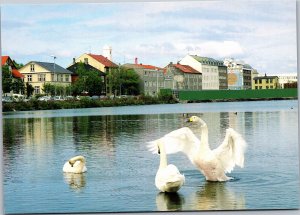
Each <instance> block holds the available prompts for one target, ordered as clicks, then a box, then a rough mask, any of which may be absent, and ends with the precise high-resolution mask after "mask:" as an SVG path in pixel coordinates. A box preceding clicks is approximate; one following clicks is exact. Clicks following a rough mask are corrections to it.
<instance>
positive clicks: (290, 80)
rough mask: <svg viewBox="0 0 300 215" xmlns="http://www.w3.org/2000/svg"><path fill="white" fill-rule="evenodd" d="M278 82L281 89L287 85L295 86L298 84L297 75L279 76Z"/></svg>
mask: <svg viewBox="0 0 300 215" xmlns="http://www.w3.org/2000/svg"><path fill="white" fill-rule="evenodd" d="M277 76H278V82H279V87H280V88H282V89H283V88H285V85H288V84H295V83H297V82H298V79H297V73H287V74H279V75H277Z"/></svg>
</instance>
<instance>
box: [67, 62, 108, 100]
mask: <svg viewBox="0 0 300 215" xmlns="http://www.w3.org/2000/svg"><path fill="white" fill-rule="evenodd" d="M76 73H77V74H78V79H77V80H76V82H75V83H74V84H73V86H72V91H73V94H74V95H80V94H82V93H84V92H87V93H88V94H89V95H90V96H93V95H101V93H102V89H103V80H102V78H101V74H100V73H99V71H97V70H94V69H86V68H85V66H84V64H83V63H79V65H78V68H77V70H76Z"/></svg>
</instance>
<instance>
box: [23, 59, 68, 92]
mask: <svg viewBox="0 0 300 215" xmlns="http://www.w3.org/2000/svg"><path fill="white" fill-rule="evenodd" d="M19 71H20V73H21V74H22V75H24V81H25V83H26V82H28V83H29V84H31V85H32V86H33V88H34V94H40V93H44V91H43V86H44V84H45V83H50V84H54V85H60V86H68V85H71V74H72V72H71V71H69V70H67V69H64V68H63V67H61V66H59V65H57V64H55V63H47V62H38V61H31V62H29V63H27V64H26V65H24V66H23V67H22V68H21V69H20V70H19Z"/></svg>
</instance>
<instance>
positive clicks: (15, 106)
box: [2, 95, 177, 112]
mask: <svg viewBox="0 0 300 215" xmlns="http://www.w3.org/2000/svg"><path fill="white" fill-rule="evenodd" d="M174 103H177V101H176V99H175V98H174V97H173V96H172V95H160V96H158V97H152V96H144V95H141V96H135V97H121V98H117V97H116V98H112V99H110V98H105V99H92V98H90V97H81V99H80V100H78V99H76V98H74V99H70V100H63V101H57V100H50V101H40V100H38V99H31V100H29V101H18V102H7V103H6V102H4V103H2V111H3V112H10V111H30V110H55V109H76V108H95V107H116V106H129V105H147V104H174Z"/></svg>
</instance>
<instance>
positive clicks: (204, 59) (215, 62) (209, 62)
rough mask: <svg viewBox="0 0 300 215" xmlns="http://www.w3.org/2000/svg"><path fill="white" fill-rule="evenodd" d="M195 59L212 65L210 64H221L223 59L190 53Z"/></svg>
mask: <svg viewBox="0 0 300 215" xmlns="http://www.w3.org/2000/svg"><path fill="white" fill-rule="evenodd" d="M191 57H193V58H194V59H195V60H196V61H198V62H200V63H202V64H205V65H212V66H223V65H224V64H223V61H220V60H215V59H213V58H210V57H201V56H198V55H191Z"/></svg>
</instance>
